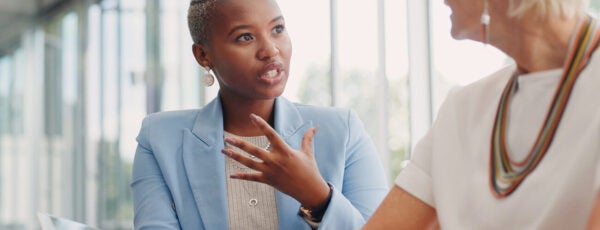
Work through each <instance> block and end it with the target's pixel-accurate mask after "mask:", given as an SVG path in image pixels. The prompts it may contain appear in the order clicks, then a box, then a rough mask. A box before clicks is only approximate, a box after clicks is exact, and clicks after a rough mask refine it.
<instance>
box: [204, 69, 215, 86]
mask: <svg viewBox="0 0 600 230" xmlns="http://www.w3.org/2000/svg"><path fill="white" fill-rule="evenodd" d="M204 69H206V73H204V74H203V75H202V83H204V85H205V86H206V87H210V86H212V85H213V84H215V76H213V75H212V73H210V67H208V66H207V67H204Z"/></svg>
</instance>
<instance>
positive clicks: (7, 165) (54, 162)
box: [0, 0, 600, 229]
mask: <svg viewBox="0 0 600 230" xmlns="http://www.w3.org/2000/svg"><path fill="white" fill-rule="evenodd" d="M278 2H279V4H280V7H281V9H282V11H283V14H284V16H285V19H286V24H287V29H288V31H289V33H290V36H291V37H292V43H293V46H294V54H293V56H292V67H291V76H290V80H289V83H288V86H287V89H286V92H285V94H284V96H285V97H287V98H289V99H291V100H293V101H297V102H302V103H308V104H313V105H321V106H336V107H346V108H352V109H354V110H356V111H357V112H358V114H359V116H360V118H361V119H362V120H363V122H364V124H365V126H366V128H367V130H368V131H369V133H370V135H371V137H372V138H373V140H374V142H375V144H376V146H377V148H378V150H379V153H380V158H381V160H382V162H383V163H384V166H385V169H386V171H387V175H388V181H389V182H390V185H391V184H392V181H393V179H394V177H395V176H396V175H397V174H398V172H399V171H400V170H401V168H402V165H403V161H404V160H406V159H408V157H409V156H410V151H411V148H412V146H414V144H415V143H416V141H417V140H418V139H419V138H420V137H421V136H423V134H424V133H425V132H426V130H427V129H428V128H429V126H430V124H431V122H432V120H433V119H434V118H435V114H436V111H437V108H438V107H439V105H440V104H441V102H442V101H443V99H444V97H445V95H446V93H447V91H448V90H449V89H450V88H451V87H453V86H456V85H465V84H468V83H470V82H473V81H475V80H477V79H480V78H482V77H484V76H486V75H487V74H490V73H492V72H493V71H494V70H496V69H498V68H500V67H502V66H503V65H506V64H508V63H510V62H511V60H509V59H508V58H507V57H506V56H504V54H502V53H501V52H499V51H498V50H495V49H493V48H491V47H489V46H484V45H482V44H478V43H474V42H469V41H455V40H452V38H451V37H450V36H449V30H450V20H449V15H450V10H449V9H448V8H447V7H446V6H445V5H444V4H443V1H442V0H421V1H409V0H374V1H364V0H343V1H342V0H327V1H326V0H302V1H298V0H279V1H278ZM188 4H189V1H188V0H175V1H174V0H0V31H1V33H0V229H39V224H38V223H37V219H36V213H37V212H47V213H50V214H53V215H56V216H60V217H65V218H69V219H72V220H76V221H79V222H83V223H86V224H89V225H92V226H95V227H99V228H102V229H132V228H133V224H132V223H133V221H132V219H133V208H132V197H131V192H130V188H129V182H130V178H131V165H132V161H133V157H134V152H135V148H136V142H135V137H136V135H137V132H138V131H139V128H140V124H141V121H142V119H143V118H144V116H146V114H149V113H153V112H157V111H165V110H174V109H189V108H199V107H201V106H203V105H204V104H206V103H207V102H208V101H210V100H211V99H212V98H214V97H215V96H216V93H217V90H218V89H217V88H218V86H213V87H211V88H205V87H203V86H202V84H201V82H200V76H201V74H203V72H202V71H203V70H202V69H201V68H200V67H199V66H198V65H197V64H196V63H195V61H194V58H193V56H192V52H191V45H192V41H191V38H190V35H189V32H188V29H187V21H186V15H187V7H188ZM592 8H593V10H592V11H593V12H596V11H595V10H594V9H599V8H600V0H592ZM492 20H493V19H492Z"/></svg>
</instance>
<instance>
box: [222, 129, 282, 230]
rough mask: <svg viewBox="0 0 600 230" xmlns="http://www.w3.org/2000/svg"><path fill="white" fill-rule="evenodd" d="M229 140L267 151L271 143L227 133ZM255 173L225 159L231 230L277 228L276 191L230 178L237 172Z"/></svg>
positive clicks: (263, 139) (230, 147)
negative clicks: (234, 139) (235, 139)
mask: <svg viewBox="0 0 600 230" xmlns="http://www.w3.org/2000/svg"><path fill="white" fill-rule="evenodd" d="M224 136H225V137H226V138H227V137H236V138H238V139H241V140H245V141H248V142H250V143H252V144H254V145H256V146H260V147H263V148H267V147H268V146H269V141H268V139H267V137H266V136H257V137H240V136H236V135H233V134H231V133H228V132H225V135H224ZM225 148H226V149H233V150H234V151H236V152H239V153H242V154H244V155H246V156H250V157H253V156H252V155H250V154H249V153H246V152H245V151H242V150H241V149H239V148H236V147H233V146H230V145H229V144H227V143H225ZM253 171H254V170H252V169H250V168H248V167H246V166H244V165H242V164H240V163H239V162H237V161H235V160H232V159H231V158H229V157H226V158H225V175H226V186H227V210H228V213H229V229H232V230H238V229H265V230H268V229H277V228H278V220H277V204H276V197H275V189H274V188H273V187H271V186H269V185H266V184H262V183H258V182H253V181H245V180H239V179H231V178H229V175H231V174H233V173H237V172H253Z"/></svg>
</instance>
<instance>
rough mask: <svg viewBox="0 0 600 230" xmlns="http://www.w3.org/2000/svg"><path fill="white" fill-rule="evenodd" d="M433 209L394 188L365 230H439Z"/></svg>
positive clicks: (402, 190) (400, 189)
mask: <svg viewBox="0 0 600 230" xmlns="http://www.w3.org/2000/svg"><path fill="white" fill-rule="evenodd" d="M439 228H440V227H439V224H438V220H437V214H436V211H435V209H434V208H433V207H431V206H429V205H427V204H426V203H424V202H423V201H421V200H419V199H417V198H416V197H414V196H412V195H411V194H409V193H408V192H406V191H404V189H402V188H400V187H398V186H394V187H393V188H392V190H391V191H390V193H389V194H388V195H387V197H386V198H385V199H384V200H383V202H382V203H381V205H380V206H379V208H377V210H376V211H375V214H373V216H372V217H371V219H369V221H368V222H367V224H366V225H365V227H364V228H363V229H439Z"/></svg>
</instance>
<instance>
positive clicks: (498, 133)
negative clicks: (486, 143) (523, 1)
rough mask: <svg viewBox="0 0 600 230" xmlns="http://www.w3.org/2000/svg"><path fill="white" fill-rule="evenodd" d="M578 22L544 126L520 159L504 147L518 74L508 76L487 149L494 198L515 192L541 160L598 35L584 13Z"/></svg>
mask: <svg viewBox="0 0 600 230" xmlns="http://www.w3.org/2000/svg"><path fill="white" fill-rule="evenodd" d="M582 21H583V22H582V23H580V26H579V27H578V30H577V31H576V32H577V34H575V37H574V38H573V40H572V42H571V43H572V45H571V47H570V51H569V52H568V54H569V55H568V56H567V59H566V62H565V66H564V68H563V69H564V72H563V75H562V78H561V82H560V84H559V85H558V87H557V89H556V92H555V94H554V98H553V100H552V104H551V106H550V108H549V110H548V113H547V114H546V118H545V120H544V124H543V127H542V128H541V130H540V131H539V134H538V136H537V139H536V141H535V144H534V145H533V147H532V148H531V150H530V151H529V154H528V155H527V157H526V158H525V159H524V160H523V161H521V162H515V161H513V160H511V159H510V157H509V156H508V153H507V149H506V138H505V136H506V133H505V132H506V120H507V112H508V108H509V106H510V100H511V98H512V95H513V94H514V93H515V91H516V88H517V77H518V76H517V74H516V72H515V74H514V75H513V76H512V77H511V79H510V80H509V81H508V83H507V84H506V86H505V87H504V91H503V92H502V96H501V98H500V102H499V103H498V110H497V111H496V118H495V122H494V129H493V131H492V140H491V142H492V143H491V151H490V188H491V190H492V194H493V195H494V196H495V197H496V198H504V197H507V196H508V195H510V194H511V193H512V192H514V191H515V190H516V189H517V187H519V185H520V184H521V182H523V180H524V179H525V178H526V177H527V176H528V175H529V174H530V173H531V172H533V170H534V169H535V168H536V167H537V165H538V164H539V163H540V161H541V160H542V158H543V157H544V155H545V154H546V152H547V151H548V148H549V147H550V144H551V143H552V139H553V137H554V134H555V132H556V129H557V128H558V125H559V123H560V120H561V118H562V115H563V112H564V110H565V107H566V106H567V102H568V101H569V96H570V95H571V91H572V90H573V86H574V85H575V80H577V77H578V76H579V73H580V72H581V71H582V70H583V69H584V68H585V65H586V63H587V61H588V59H589V58H590V56H591V54H592V52H593V51H594V50H595V49H596V46H597V44H598V40H599V37H600V31H598V26H597V22H596V20H595V19H593V18H591V17H589V16H587V17H586V19H585V20H582Z"/></svg>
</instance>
